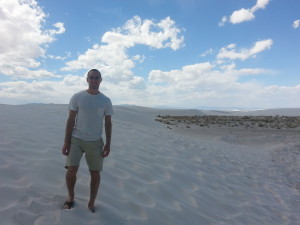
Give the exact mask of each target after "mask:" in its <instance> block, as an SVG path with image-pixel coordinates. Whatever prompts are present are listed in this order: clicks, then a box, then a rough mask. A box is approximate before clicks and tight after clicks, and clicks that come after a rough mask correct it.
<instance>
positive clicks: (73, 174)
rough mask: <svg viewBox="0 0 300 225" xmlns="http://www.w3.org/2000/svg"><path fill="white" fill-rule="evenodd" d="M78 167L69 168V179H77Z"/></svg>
mask: <svg viewBox="0 0 300 225" xmlns="http://www.w3.org/2000/svg"><path fill="white" fill-rule="evenodd" d="M77 171H78V166H69V167H68V170H67V176H68V177H76V174H77Z"/></svg>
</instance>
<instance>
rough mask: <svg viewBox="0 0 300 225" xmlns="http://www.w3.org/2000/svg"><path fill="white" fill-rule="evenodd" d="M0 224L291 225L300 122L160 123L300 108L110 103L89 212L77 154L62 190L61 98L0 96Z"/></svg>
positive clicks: (290, 112)
mask: <svg viewBox="0 0 300 225" xmlns="http://www.w3.org/2000/svg"><path fill="white" fill-rule="evenodd" d="M0 115H1V116H0V124H1V125H0V178H1V179H0V199H1V201H0V218H1V219H0V224H1V225H2V224H3V225H8V224H10V225H17V224H22V225H27V224H28V225H29V224H34V225H46V224H51V225H55V224H73V225H82V224H85V225H95V224H97V225H99V224H100V225H142V224H149V225H153V224H164V225H174V224H175V225H184V224H188V225H202V224H203V225H207V224H213V225H214V224H217V225H218V224H225V225H235V224H236V225H240V224H251V225H253V224H259V225H263V224H266V225H270V224H272V225H282V224H289V225H296V224H299V221H300V214H299V212H300V180H299V174H300V138H299V136H300V135H299V127H296V128H283V129H273V128H267V127H259V126H253V127H250V128H245V127H243V126H234V127H231V126H228V125H224V126H221V127H219V126H218V125H216V124H215V125H211V126H205V127H201V126H197V125H196V124H189V127H187V123H181V124H179V123H178V124H174V125H170V124H166V123H161V122H158V121H156V119H158V118H159V117H158V115H160V116H166V115H169V116H170V117H172V116H195V115H198V116H205V115H214V116H246V115H247V116H293V117H295V116H300V109H276V110H275V109H274V110H260V111H251V112H231V111H207V110H206V111H202V110H183V109H181V110H176V109H155V108H147V107H139V106H114V115H113V137H112V146H111V154H110V155H109V157H108V158H106V159H105V162H104V170H103V172H102V173H101V186H100V190H99V195H98V197H97V201H96V213H94V214H92V213H91V212H90V211H89V210H88V208H87V203H88V198H89V182H90V177H89V173H88V169H87V165H86V163H85V160H84V158H83V159H82V161H81V167H80V169H79V173H78V178H77V184H76V189H75V191H76V197H75V207H74V208H73V209H71V210H62V209H61V206H62V204H63V202H64V200H65V198H66V193H67V191H66V186H65V181H64V176H65V169H64V162H65V157H64V156H63V155H62V154H61V147H62V144H63V139H64V132H65V124H66V119H67V116H68V107H67V105H55V104H49V105H44V104H32V105H16V106H11V105H0Z"/></svg>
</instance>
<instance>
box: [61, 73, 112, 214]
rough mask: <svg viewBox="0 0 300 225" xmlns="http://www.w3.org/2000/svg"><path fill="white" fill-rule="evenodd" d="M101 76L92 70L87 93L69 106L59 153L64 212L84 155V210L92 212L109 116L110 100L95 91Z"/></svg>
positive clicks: (105, 153) (108, 138) (70, 203)
mask: <svg viewBox="0 0 300 225" xmlns="http://www.w3.org/2000/svg"><path fill="white" fill-rule="evenodd" d="M101 81H102V77H101V73H100V72H99V71H98V70H96V69H92V70H90V71H89V72H88V74H87V82H88V85H89V88H88V90H85V91H81V92H79V93H76V94H75V95H73V97H72V98H71V100H70V103H69V117H68V120H67V125H66V134H65V141H64V146H63V148H62V153H63V154H64V155H66V156H67V160H66V168H67V172H66V183H67V188H68V198H67V200H66V201H65V203H64V206H63V208H64V209H71V208H72V207H73V205H74V198H75V193H74V187H75V183H76V174H77V171H78V168H79V164H80V160H81V158H82V155H83V153H85V158H86V162H87V164H88V167H89V171H90V174H91V183H90V200H89V203H88V208H89V209H90V210H91V211H92V212H95V200H96V196H97V192H98V189H99V185H100V171H102V167H103V159H104V158H105V157H107V156H108V155H109V152H110V143H111V133H112V122H111V115H112V114H113V109H112V103H111V100H110V99H109V98H108V97H106V96H105V95H104V94H102V93H101V92H100V91H99V86H100V83H101ZM103 119H104V121H105V134H106V143H105V145H104V142H103V139H102V127H103Z"/></svg>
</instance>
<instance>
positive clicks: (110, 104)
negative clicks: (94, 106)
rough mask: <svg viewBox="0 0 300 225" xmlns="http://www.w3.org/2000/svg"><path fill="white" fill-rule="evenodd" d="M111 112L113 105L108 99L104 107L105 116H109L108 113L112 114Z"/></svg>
mask: <svg viewBox="0 0 300 225" xmlns="http://www.w3.org/2000/svg"><path fill="white" fill-rule="evenodd" d="M113 113H114V112H113V107H112V103H111V100H110V99H108V101H107V104H106V107H105V111H104V115H105V116H110V115H112V114H113Z"/></svg>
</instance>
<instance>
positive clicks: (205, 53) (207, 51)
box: [200, 48, 213, 57]
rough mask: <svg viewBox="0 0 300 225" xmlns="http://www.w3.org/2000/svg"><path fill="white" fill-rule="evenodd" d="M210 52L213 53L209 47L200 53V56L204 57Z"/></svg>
mask: <svg viewBox="0 0 300 225" xmlns="http://www.w3.org/2000/svg"><path fill="white" fill-rule="evenodd" d="M212 54H213V49H212V48H210V49H208V50H206V51H205V52H203V53H201V54H200V56H201V57H205V56H207V55H212Z"/></svg>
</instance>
